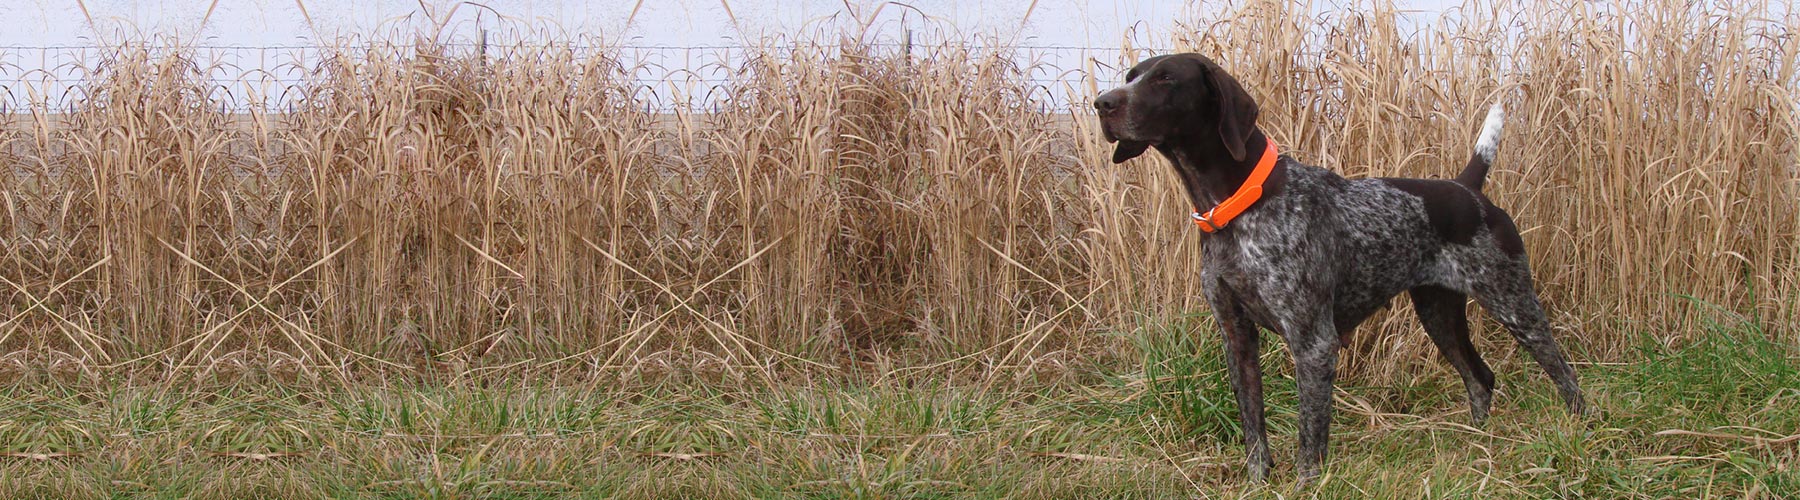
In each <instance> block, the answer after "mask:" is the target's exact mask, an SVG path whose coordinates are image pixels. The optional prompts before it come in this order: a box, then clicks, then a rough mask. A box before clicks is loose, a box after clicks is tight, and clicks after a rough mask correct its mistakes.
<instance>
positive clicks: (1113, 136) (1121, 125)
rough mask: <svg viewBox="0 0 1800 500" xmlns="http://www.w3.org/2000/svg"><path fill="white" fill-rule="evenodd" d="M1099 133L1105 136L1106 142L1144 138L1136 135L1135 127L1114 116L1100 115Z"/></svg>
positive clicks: (1140, 139)
mask: <svg viewBox="0 0 1800 500" xmlns="http://www.w3.org/2000/svg"><path fill="white" fill-rule="evenodd" d="M1100 135H1101V136H1102V137H1105V138H1106V142H1108V143H1113V142H1119V141H1143V140H1144V139H1142V138H1139V137H1138V134H1137V130H1136V127H1132V126H1130V125H1129V124H1128V123H1126V121H1125V120H1124V119H1122V118H1120V117H1116V116H1102V117H1100Z"/></svg>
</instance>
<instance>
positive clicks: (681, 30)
mask: <svg viewBox="0 0 1800 500" xmlns="http://www.w3.org/2000/svg"><path fill="white" fill-rule="evenodd" d="M1401 2H1402V4H1404V5H1409V6H1413V7H1412V8H1416V9H1419V10H1420V13H1419V14H1418V16H1420V17H1421V18H1423V17H1428V16H1431V15H1434V14H1436V13H1437V11H1439V10H1441V9H1443V8H1444V7H1447V6H1450V5H1460V4H1461V0H1410V1H1409V0H1401ZM1319 3H1325V2H1319ZM422 4H423V5H422ZM1032 4H1033V2H1032V1H1031V0H978V1H956V0H910V1H904V2H903V4H893V3H881V2H873V1H870V0H724V1H721V0H642V1H638V0H597V1H579V0H487V1H482V2H478V3H473V4H472V3H461V2H450V1H444V0H422V1H421V0H299V1H295V0H217V2H216V7H215V8H212V10H211V12H210V15H209V12H208V9H209V7H212V6H214V5H215V2H214V1H213V0H165V1H154V0H85V2H81V1H78V0H0V19H3V20H6V23H7V26H6V29H3V30H0V85H7V84H8V83H9V82H19V81H21V80H23V81H32V82H36V83H34V84H38V85H43V86H57V85H64V86H66V85H68V84H69V83H70V82H72V81H75V80H79V78H80V76H79V74H78V73H76V72H74V70H72V69H71V68H70V67H69V66H67V65H66V64H67V63H70V62H76V61H80V60H82V57H84V56H83V55H81V54H80V53H79V51H78V50H72V49H70V48H69V47H82V46H92V45H96V44H102V43H105V42H113V41H118V40H142V39H144V38H146V37H147V36H148V35H159V36H173V37H176V38H178V39H179V40H181V41H182V42H184V43H187V44H195V45H203V46H209V47H218V48H214V49H208V51H209V52H208V54H209V57H216V58H219V60H222V61H227V62H229V63H230V65H231V66H232V67H233V68H234V69H233V71H232V72H230V73H227V74H220V75H215V78H218V79H221V80H230V79H233V78H238V77H241V75H243V74H246V73H252V74H254V73H256V70H258V69H269V68H266V67H263V66H266V65H270V64H273V63H270V62H268V61H271V60H274V61H287V60H292V59H293V58H294V57H295V54H294V52H293V51H292V50H286V51H283V50H281V49H263V47H308V46H314V45H317V44H319V43H320V42H322V41H331V40H335V39H338V38H340V37H344V36H348V35H362V36H369V35H377V36H379V35H382V34H392V33H408V34H409V36H410V33H413V32H415V31H416V30H419V29H421V28H429V27H431V26H433V25H434V24H437V23H442V24H443V25H444V26H445V34H444V35H443V39H444V40H446V41H461V42H467V41H472V40H474V39H475V37H476V34H477V33H479V32H480V31H481V30H482V29H484V28H486V29H489V30H492V33H491V36H492V37H493V38H494V39H495V41H496V42H498V41H500V39H501V38H503V37H507V36H509V35H507V34H506V32H507V31H510V30H505V28H506V27H512V28H514V29H515V30H516V28H518V27H521V26H527V27H530V28H532V30H534V31H533V32H532V33H531V34H530V35H527V36H550V37H554V38H558V39H563V40H567V39H568V38H570V37H571V36H574V35H579V36H585V37H598V40H597V41H605V42H608V43H612V44H624V45H630V46H638V47H694V46H706V47H719V46H736V45H741V44H744V43H746V42H754V41H756V40H759V39H761V38H762V37H764V36H766V35H772V34H785V35H789V36H796V35H800V36H804V35H805V34H808V33H818V32H820V31H830V32H835V30H838V29H841V28H843V27H845V26H854V25H857V24H862V23H860V22H858V21H859V20H860V21H863V22H867V23H869V24H870V25H871V26H873V28H872V29H873V31H875V32H876V35H875V37H876V38H877V39H881V40H887V41H893V40H895V39H897V38H898V33H900V32H903V31H905V30H907V29H909V28H910V29H913V30H916V31H915V33H916V34H915V37H916V39H918V40H920V41H923V40H924V39H926V38H927V37H929V36H930V35H929V34H928V31H927V30H926V28H927V27H928V26H953V27H954V28H953V29H955V30H957V31H960V32H963V33H980V34H985V35H990V36H997V37H999V39H1000V40H1001V41H1002V43H1011V44H1016V45H1029V46H1058V47H1064V46H1067V47H1107V48H1117V47H1119V46H1121V45H1122V41H1123V40H1124V39H1125V38H1126V37H1127V36H1131V37H1132V38H1134V40H1135V42H1134V45H1137V46H1140V47H1143V46H1149V47H1165V46H1166V45H1167V40H1168V39H1169V37H1168V30H1169V29H1170V28H1171V27H1172V26H1171V21H1172V20H1173V19H1176V18H1179V17H1185V16H1183V15H1182V13H1183V12H1184V9H1187V8H1189V7H1188V6H1187V2H1185V1H1184V0H1039V1H1037V2H1036V5H1035V6H1033V5H1032ZM1208 5H1210V6H1211V8H1221V7H1222V6H1223V4H1221V3H1217V2H1213V3H1209V4H1208ZM84 6H85V11H84V9H83V7H84ZM1324 7H1325V6H1323V5H1321V6H1320V8H1324ZM1028 8H1029V9H1031V10H1030V16H1029V17H1026V12H1027V9H1028ZM302 9H304V10H302ZM634 10H635V14H634ZM926 16H929V17H930V18H931V20H932V21H933V22H924V18H925V17H926ZM309 17H310V21H309ZM90 20H91V21H90ZM202 20H204V22H202ZM627 20H629V23H628V22H627ZM427 31H429V29H427ZM514 32H516V31H514ZM590 40H594V39H593V38H590ZM72 52H74V53H72ZM697 52H703V51H694V50H678V49H642V50H638V51H637V53H638V54H639V55H638V57H643V58H645V60H649V61H652V62H654V63H656V64H657V65H660V66H661V68H659V69H657V70H655V71H650V72H647V73H645V74H640V78H642V79H644V80H646V81H656V80H659V79H662V78H666V74H667V72H668V71H679V70H681V69H693V68H684V66H687V65H693V64H696V62H697V61H703V60H712V61H716V60H718V59H719V57H720V56H718V55H717V54H701V55H702V57H696V53H697ZM714 52H716V50H714ZM1036 55H1038V56H1039V57H1040V58H1041V60H1043V61H1045V62H1048V63H1049V64H1050V65H1052V66H1055V67H1057V68H1061V69H1064V70H1071V69H1078V68H1079V67H1080V66H1081V61H1083V60H1085V59H1086V57H1087V56H1088V55H1089V54H1086V53H1084V52H1082V51H1076V50H1064V49H1043V50H1039V51H1037V52H1036ZM88 57H91V56H88ZM301 57H304V54H301ZM708 58H710V59H708ZM716 77H722V75H699V76H698V78H702V79H708V80H710V79H713V78H716ZM1039 77H1040V78H1042V79H1044V81H1045V82H1046V83H1049V82H1052V81H1055V80H1057V79H1058V78H1071V77H1069V76H1067V75H1059V74H1056V73H1055V72H1053V71H1047V72H1046V74H1043V75H1039ZM1100 77H1101V80H1102V81H1103V82H1106V81H1110V80H1112V79H1114V78H1115V77H1116V75H1100ZM265 78H266V77H265ZM275 78H277V79H282V78H285V77H284V76H282V75H276V76H275ZM11 86H12V88H11V89H8V90H9V92H8V93H10V94H12V95H11V96H10V97H9V96H5V95H0V103H7V102H9V101H10V103H11V104H12V105H14V106H16V105H17V104H18V103H19V102H20V99H21V96H20V95H18V94H19V93H20V92H19V90H18V89H19V88H20V87H21V85H18V84H17V83H12V85H11Z"/></svg>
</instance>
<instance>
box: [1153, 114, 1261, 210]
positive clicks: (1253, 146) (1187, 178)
mask: <svg viewBox="0 0 1800 500" xmlns="http://www.w3.org/2000/svg"><path fill="white" fill-rule="evenodd" d="M1268 145H1269V139H1268V137H1266V136H1264V135H1263V133H1262V130H1261V129H1257V130H1254V131H1252V132H1250V140H1248V141H1245V142H1244V151H1245V153H1246V154H1245V155H1244V159H1242V160H1236V159H1232V158H1231V152H1230V151H1229V150H1227V149H1225V144H1224V143H1222V142H1219V140H1218V139H1215V138H1213V137H1205V138H1203V139H1199V140H1183V141H1179V142H1176V141H1168V142H1164V143H1161V144H1157V145H1156V151H1157V152H1158V153H1162V155H1163V157H1164V158H1167V159H1168V160H1169V163H1170V164H1172V165H1174V166H1175V173H1176V174H1177V175H1179V176H1180V177H1181V184H1182V185H1183V186H1184V187H1186V188H1187V194H1188V199H1189V200H1191V201H1192V202H1193V204H1194V209H1195V210H1199V211H1206V210H1207V209H1209V208H1212V207H1213V206H1215V205H1218V204H1219V202H1220V201H1222V200H1224V199H1226V198H1230V197H1231V195H1232V193H1236V192H1237V190H1238V188H1239V187H1241V186H1243V185H1244V180H1245V179H1247V178H1249V177H1250V171H1251V170H1255V169H1256V162H1257V161H1259V160H1261V159H1262V155H1263V151H1264V150H1266V149H1267V148H1268ZM1282 174H1283V172H1282V169H1281V168H1280V165H1279V164H1278V165H1277V166H1276V169H1275V171H1274V172H1273V173H1271V174H1270V176H1269V180H1268V181H1266V182H1265V183H1264V187H1263V192H1264V195H1263V196H1264V198H1267V197H1270V196H1273V195H1274V194H1275V192H1276V190H1277V189H1278V188H1279V186H1280V184H1281V181H1282V179H1284V178H1285V176H1284V175H1282Z"/></svg>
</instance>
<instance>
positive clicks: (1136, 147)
mask: <svg viewBox="0 0 1800 500" xmlns="http://www.w3.org/2000/svg"><path fill="white" fill-rule="evenodd" d="M1145 149H1150V143H1148V142H1143V141H1128V140H1123V139H1120V140H1119V145H1118V147H1116V148H1114V149H1113V164H1114V165H1117V164H1120V163H1125V160H1129V159H1132V158H1137V157H1138V155H1141V154H1144V150H1145Z"/></svg>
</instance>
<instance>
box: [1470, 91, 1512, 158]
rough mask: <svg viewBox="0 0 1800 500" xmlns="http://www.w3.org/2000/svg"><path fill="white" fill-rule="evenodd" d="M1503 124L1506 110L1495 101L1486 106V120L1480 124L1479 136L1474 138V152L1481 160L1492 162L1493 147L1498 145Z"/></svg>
mask: <svg viewBox="0 0 1800 500" xmlns="http://www.w3.org/2000/svg"><path fill="white" fill-rule="evenodd" d="M1505 124H1506V111H1505V110H1502V109H1501V108H1500V103H1499V102H1495V103H1494V106H1493V107H1491V108H1488V114H1487V121H1484V122H1482V124H1481V138H1479V139H1476V140H1475V154H1477V155H1480V156H1481V159H1482V161H1486V162H1487V163H1489V164H1492V163H1494V148H1495V147H1498V146H1499V145H1500V127H1501V126H1502V125H1505Z"/></svg>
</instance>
